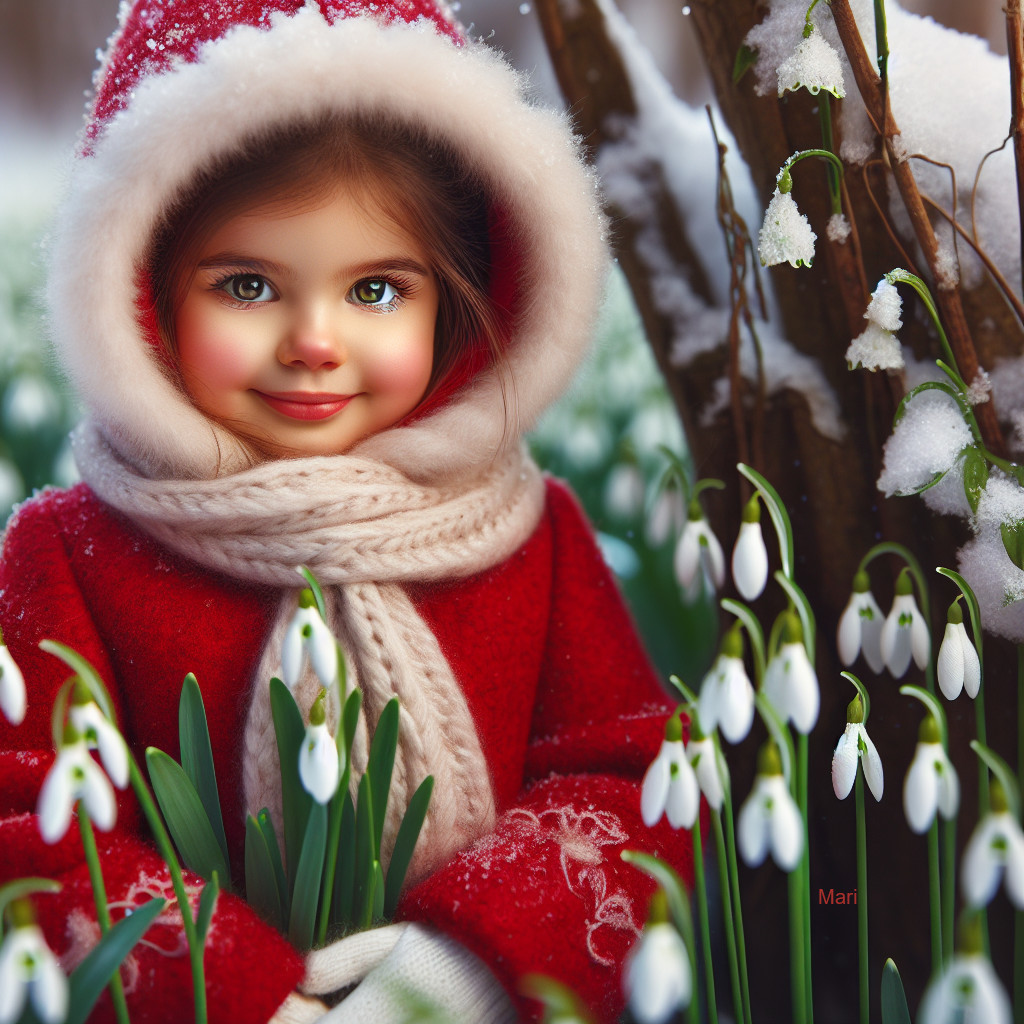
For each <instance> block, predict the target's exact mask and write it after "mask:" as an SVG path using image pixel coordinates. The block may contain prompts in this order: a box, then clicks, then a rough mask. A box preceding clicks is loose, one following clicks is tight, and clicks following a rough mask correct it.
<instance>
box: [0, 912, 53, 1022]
mask: <svg viewBox="0 0 1024 1024" xmlns="http://www.w3.org/2000/svg"><path fill="white" fill-rule="evenodd" d="M27 1002H31V1004H32V1009H33V1010H34V1011H35V1014H36V1016H37V1017H38V1018H39V1020H41V1021H42V1022H43V1024H59V1022H60V1021H63V1020H64V1019H65V1017H66V1016H67V1012H68V981H67V978H65V977H64V973H63V972H62V971H61V969H60V965H59V964H58V963H57V958H56V957H55V956H54V955H53V951H52V950H51V949H50V947H49V946H48V945H47V944H46V939H45V938H44V937H43V933H42V931H41V930H40V929H39V926H38V925H36V924H26V925H22V926H20V927H15V928H12V929H11V930H10V931H9V932H8V933H7V935H6V936H5V938H4V941H3V945H2V946H0V1024H13V1022H14V1021H16V1020H19V1019H20V1017H21V1014H22V1011H23V1010H24V1008H25V1004H26V1003H27Z"/></svg>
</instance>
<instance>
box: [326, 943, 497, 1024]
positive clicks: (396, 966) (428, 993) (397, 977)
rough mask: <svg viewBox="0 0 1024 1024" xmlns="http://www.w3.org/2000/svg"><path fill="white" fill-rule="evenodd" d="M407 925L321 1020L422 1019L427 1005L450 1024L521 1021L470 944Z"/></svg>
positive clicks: (334, 1023)
mask: <svg viewBox="0 0 1024 1024" xmlns="http://www.w3.org/2000/svg"><path fill="white" fill-rule="evenodd" d="M392 927H394V926H392ZM404 929H405V930H404V931H403V932H402V933H401V935H400V937H399V939H398V941H397V942H396V943H395V944H394V947H393V948H392V949H391V951H390V952H389V953H387V954H386V955H385V956H384V957H383V959H382V960H381V961H380V963H379V964H378V966H376V967H374V968H372V969H371V970H370V971H369V973H368V974H367V975H366V977H365V978H364V979H363V981H362V982H361V983H360V984H359V986H358V987H357V988H356V989H355V991H354V992H353V993H352V994H351V995H349V996H348V997H347V998H345V999H343V1000H342V1001H341V1002H340V1003H339V1004H338V1005H337V1006H335V1007H334V1009H332V1010H329V1011H328V1012H327V1013H326V1014H325V1015H324V1017H323V1018H322V1019H321V1022H320V1024H366V1022H367V1021H373V1022H374V1024H404V1022H406V1021H414V1020H417V1019H421V1018H420V1017H418V1016H417V1011H418V1010H419V1008H421V1007H422V1008H423V1012H425V1011H426V1008H427V1007H429V1008H430V1009H432V1010H435V1011H436V1018H434V1019H436V1020H438V1021H444V1022H445V1024H515V1021H516V1020H517V1016H516V1012H515V1009H514V1008H513V1006H512V1002H511V1000H510V999H509V997H508V995H507V994H506V993H505V990H504V989H503V988H502V987H501V985H500V984H499V983H498V981H497V980H496V979H495V977H494V975H493V974H491V972H490V971H489V970H488V969H487V967H486V966H485V965H484V964H483V963H482V962H481V961H480V960H479V959H478V958H477V957H476V956H474V955H473V954H472V953H471V952H470V951H469V950H468V949H466V948H465V947H464V946H461V945H460V944H459V943H458V942H456V941H455V940H454V939H450V938H448V937H447V936H446V935H442V934H441V933H440V932H437V931H434V930H433V929H432V928H428V927H426V926H424V925H420V924H406V925H404ZM380 930H382V931H383V930H385V929H380ZM368 934H369V933H368ZM356 937H357V936H353V938H356ZM346 941H348V940H346ZM328 948H330V947H328ZM324 952H326V951H324Z"/></svg>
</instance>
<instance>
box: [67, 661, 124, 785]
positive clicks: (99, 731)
mask: <svg viewBox="0 0 1024 1024" xmlns="http://www.w3.org/2000/svg"><path fill="white" fill-rule="evenodd" d="M68 717H69V718H70V720H71V724H72V725H74V727H75V729H76V730H77V731H78V732H79V733H80V734H81V736H82V739H83V741H84V742H85V745H86V746H87V747H88V748H89V749H90V750H98V751H99V754H100V762H101V763H102V764H103V768H104V770H105V771H106V773H107V775H109V776H110V781H111V782H113V784H114V785H115V786H117V788H118V789H124V788H125V787H126V786H127V785H128V747H127V745H126V744H125V741H124V737H123V736H122V735H121V733H120V732H119V731H118V729H117V726H116V725H114V723H113V722H111V721H110V719H109V718H107V716H106V715H105V714H104V713H103V711H102V710H101V709H100V706H99V704H97V703H96V701H94V700H93V698H92V694H91V693H90V692H89V689H88V687H87V686H86V685H85V684H84V683H83V682H82V681H81V680H79V681H78V682H77V683H75V686H74V689H73V690H72V694H71V707H70V710H69V712H68Z"/></svg>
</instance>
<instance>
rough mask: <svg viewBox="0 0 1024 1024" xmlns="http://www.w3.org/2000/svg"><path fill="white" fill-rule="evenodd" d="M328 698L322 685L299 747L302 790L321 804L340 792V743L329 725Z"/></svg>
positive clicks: (310, 710) (310, 711) (311, 709)
mask: <svg viewBox="0 0 1024 1024" xmlns="http://www.w3.org/2000/svg"><path fill="white" fill-rule="evenodd" d="M326 700H327V691H326V690H325V689H323V688H321V689H320V692H319V694H317V697H316V700H315V701H313V706H312V707H311V708H310V709H309V725H308V726H307V727H306V735H305V737H304V738H303V740H302V746H301V747H300V748H299V779H300V780H301V782H302V787H303V789H305V790H306V792H307V793H309V795H310V796H312V797H313V799H314V800H316V802H317V803H320V804H326V803H327V802H328V801H329V800H330V799H331V797H333V796H334V794H335V793H336V792H337V789H338V782H339V781H340V779H341V768H342V765H341V761H340V758H339V756H338V744H337V743H336V742H335V739H334V737H333V736H332V735H331V734H330V731H329V730H328V728H327V711H326V707H325V704H326Z"/></svg>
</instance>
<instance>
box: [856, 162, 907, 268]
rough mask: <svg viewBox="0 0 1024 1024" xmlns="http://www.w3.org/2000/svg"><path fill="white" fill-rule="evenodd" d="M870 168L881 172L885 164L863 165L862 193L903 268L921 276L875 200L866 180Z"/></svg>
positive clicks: (869, 184) (870, 163) (869, 163)
mask: <svg viewBox="0 0 1024 1024" xmlns="http://www.w3.org/2000/svg"><path fill="white" fill-rule="evenodd" d="M872 167H881V168H882V170H883V172H884V170H885V164H884V163H883V162H882V161H881V160H871V161H869V162H868V163H866V164H865V165H864V171H863V177H864V191H865V192H866V193H867V196H868V199H869V200H870V201H871V205H872V206H873V207H874V208H875V213H877V214H878V219H879V220H880V221H881V222H882V227H884V228H885V233H886V234H887V235H888V236H889V241H890V242H892V244H893V245H894V246H895V247H896V249H898V250H899V254H900V259H901V260H902V261H903V266H904V267H905V268H906V269H907V270H909V271H910V272H911V273H912V274H917V276H918V277H920V276H921V275H920V274H918V273H917V270H916V269H915V264H914V260H913V258H912V257H911V255H910V253H908V252H907V250H906V249H905V248H904V247H903V242H902V241H901V240H900V238H899V236H898V235H897V234H896V232H895V231H894V230H893V227H892V224H890V223H889V218H888V217H887V216H886V213H885V211H884V210H883V209H882V207H881V204H880V203H879V202H878V200H877V199H876V198H875V193H874V190H873V189H872V188H871V182H870V181H869V180H868V171H869V170H870V169H871V168H872Z"/></svg>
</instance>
